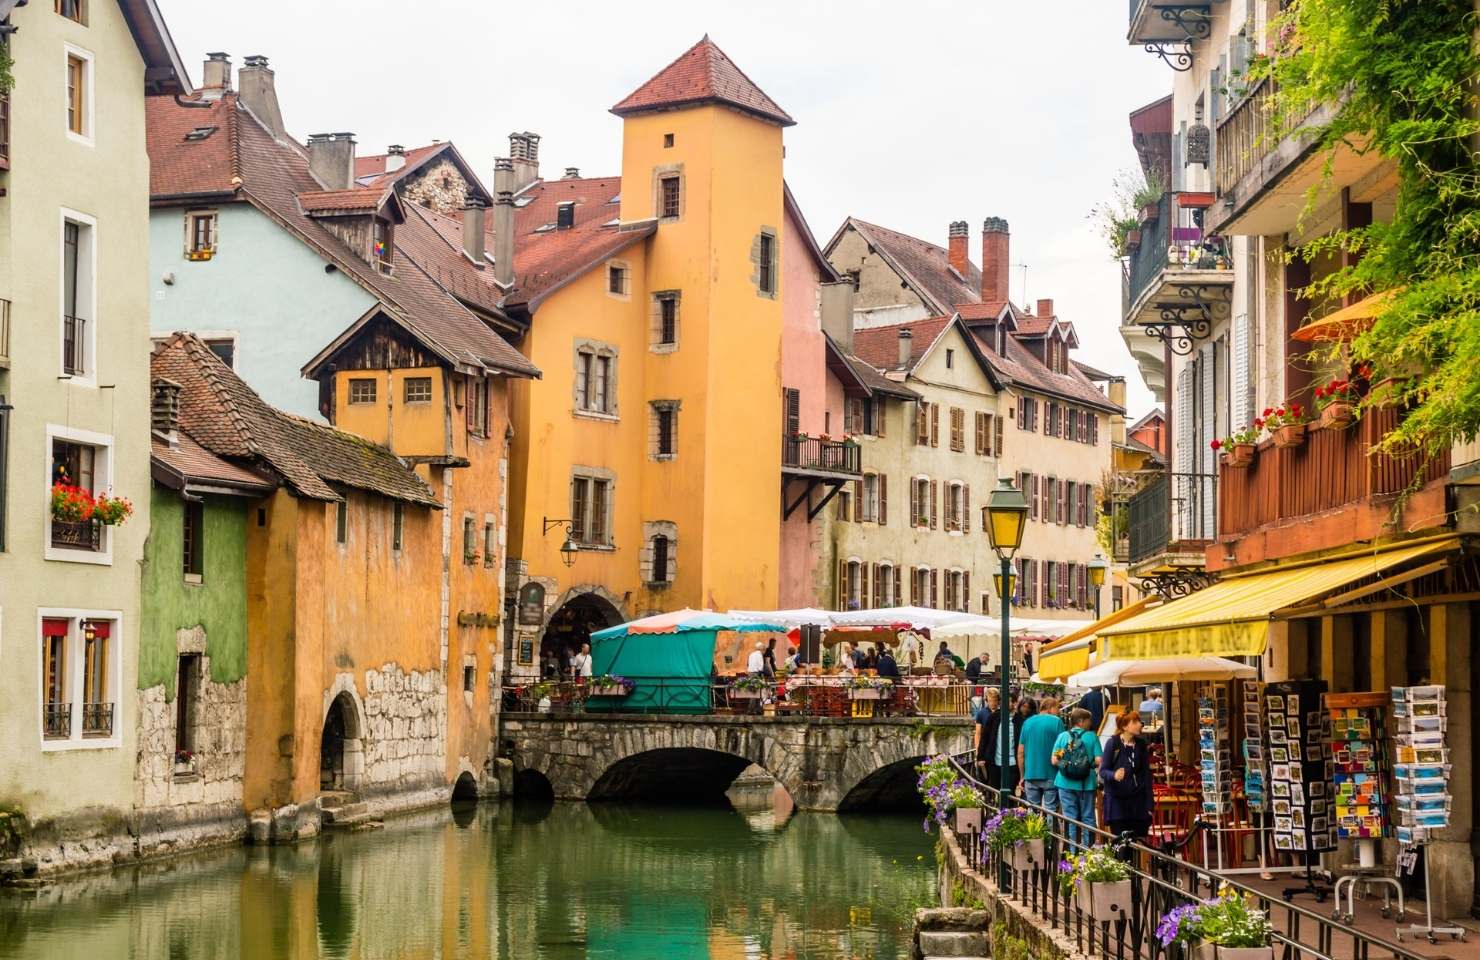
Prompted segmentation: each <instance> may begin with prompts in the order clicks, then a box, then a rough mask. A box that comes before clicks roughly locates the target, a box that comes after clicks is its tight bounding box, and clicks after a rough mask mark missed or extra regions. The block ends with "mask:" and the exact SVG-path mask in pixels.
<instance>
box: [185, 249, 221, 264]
mask: <svg viewBox="0 0 1480 960" xmlns="http://www.w3.org/2000/svg"><path fill="white" fill-rule="evenodd" d="M215 255H216V251H215V249H214V248H209V247H208V248H206V249H205V250H189V251H186V253H185V259H186V260H195V261H200V260H209V259H211V258H212V257H214V256H215Z"/></svg>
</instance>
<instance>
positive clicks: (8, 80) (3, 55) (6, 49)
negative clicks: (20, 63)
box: [0, 40, 15, 94]
mask: <svg viewBox="0 0 1480 960" xmlns="http://www.w3.org/2000/svg"><path fill="white" fill-rule="evenodd" d="M14 88H15V61H14V60H13V59H11V56H10V41H9V40H0V94H4V93H9V92H10V91H11V90H13V89H14Z"/></svg>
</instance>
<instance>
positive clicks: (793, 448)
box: [781, 437, 863, 480]
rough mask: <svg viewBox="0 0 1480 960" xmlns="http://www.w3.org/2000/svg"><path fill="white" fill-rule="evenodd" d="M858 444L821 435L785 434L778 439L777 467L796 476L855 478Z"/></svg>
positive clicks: (859, 464)
mask: <svg viewBox="0 0 1480 960" xmlns="http://www.w3.org/2000/svg"><path fill="white" fill-rule="evenodd" d="M862 463H863V458H862V455H861V453H860V450H859V447H858V444H856V443H848V442H846V441H843V440H824V439H822V438H821V437H786V438H783V439H782V441H781V468H782V470H783V471H785V472H786V473H790V474H794V475H796V476H819V477H837V478H840V479H844V480H856V479H858V478H859V477H860V476H861V475H862V474H863V466H862Z"/></svg>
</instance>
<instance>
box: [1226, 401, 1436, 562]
mask: <svg viewBox="0 0 1480 960" xmlns="http://www.w3.org/2000/svg"><path fill="white" fill-rule="evenodd" d="M1399 419H1400V413H1399V411H1398V410H1396V409H1394V408H1374V409H1370V410H1368V411H1366V412H1365V413H1364V414H1363V415H1362V418H1361V419H1360V420H1358V421H1357V422H1356V423H1355V424H1353V425H1352V426H1350V427H1348V428H1346V429H1344V430H1310V431H1308V432H1307V434H1306V438H1305V442H1304V443H1302V444H1300V445H1299V446H1295V447H1276V446H1274V445H1273V443H1270V442H1269V441H1266V442H1265V443H1263V444H1261V445H1260V447H1259V452H1258V454H1257V455H1256V456H1255V457H1254V460H1253V462H1252V463H1250V464H1249V465H1248V466H1246V467H1229V466H1227V465H1224V466H1222V467H1220V468H1219V476H1220V477H1221V478H1222V483H1221V484H1220V490H1219V493H1220V503H1219V518H1220V523H1219V526H1218V540H1219V543H1218V545H1216V546H1213V547H1210V548H1209V549H1208V551H1207V555H1208V565H1209V566H1210V567H1223V566H1229V565H1232V564H1234V563H1238V564H1245V563H1255V562H1258V561H1261V560H1273V559H1278V558H1280V557H1288V556H1294V555H1296V554H1301V553H1309V552H1312V551H1317V550H1324V549H1328V548H1331V547H1337V546H1344V545H1346V544H1350V543H1352V542H1354V541H1362V540H1370V539H1374V538H1376V537H1379V536H1383V535H1385V534H1389V533H1391V532H1392V526H1391V521H1392V507H1393V501H1394V500H1395V499H1396V497H1397V495H1398V494H1399V493H1402V492H1403V491H1404V490H1408V489H1409V488H1410V485H1412V486H1413V487H1414V488H1415V490H1416V492H1414V493H1413V495H1412V499H1411V500H1410V501H1409V503H1408V505H1407V506H1406V507H1405V511H1404V515H1405V517H1410V518H1412V520H1413V522H1422V521H1424V520H1426V519H1429V518H1431V517H1434V516H1439V517H1442V516H1444V514H1445V504H1444V490H1443V485H1442V483H1436V481H1442V480H1443V479H1444V478H1446V477H1447V476H1448V473H1449V464H1450V459H1451V458H1450V452H1449V451H1445V452H1444V453H1442V454H1439V455H1436V456H1434V457H1433V459H1431V460H1429V461H1427V462H1425V461H1424V459H1423V457H1422V455H1420V454H1418V453H1413V454H1409V455H1406V456H1405V455H1398V456H1394V455H1390V454H1379V455H1372V454H1371V453H1370V451H1371V449H1372V447H1373V446H1375V445H1377V444H1378V443H1381V442H1382V439H1383V438H1384V437H1386V436H1387V435H1388V434H1389V433H1390V432H1392V430H1393V429H1394V428H1396V427H1397V425H1398V423H1399ZM1431 485H1432V486H1431ZM1430 501H1432V502H1430Z"/></svg>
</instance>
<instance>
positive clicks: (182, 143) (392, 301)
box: [147, 93, 539, 376]
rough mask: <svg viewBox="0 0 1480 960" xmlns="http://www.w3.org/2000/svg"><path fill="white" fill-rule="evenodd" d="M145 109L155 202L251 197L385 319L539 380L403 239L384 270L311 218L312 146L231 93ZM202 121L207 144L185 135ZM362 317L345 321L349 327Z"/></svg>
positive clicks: (451, 352)
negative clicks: (287, 135)
mask: <svg viewBox="0 0 1480 960" xmlns="http://www.w3.org/2000/svg"><path fill="white" fill-rule="evenodd" d="M147 109H148V113H147V118H148V123H149V132H148V144H149V159H150V165H151V170H150V188H151V192H152V194H153V195H154V203H155V204H156V205H160V204H163V203H169V202H178V201H179V200H180V198H182V197H190V196H198V195H201V194H209V195H212V196H216V197H218V198H220V199H233V200H243V201H246V202H249V203H251V204H253V205H254V206H256V207H257V208H258V209H260V210H262V211H263V212H264V213H266V214H267V215H268V216H269V217H271V218H272V219H274V220H276V221H278V222H279V223H280V224H282V225H283V226H284V227H286V228H287V229H288V230H290V231H292V232H293V233H295V234H297V236H298V237H299V239H301V240H302V241H304V242H305V243H307V244H308V245H309V246H311V247H313V248H314V249H315V250H316V251H317V252H318V253H319V254H320V256H322V257H324V258H325V259H326V260H329V261H330V262H331V263H333V264H334V265H335V266H337V267H338V268H339V269H340V270H341V271H342V272H343V273H344V274H345V276H347V277H349V278H350V279H351V280H353V281H355V282H356V283H358V284H359V285H360V286H362V287H363V288H364V289H365V290H366V291H368V292H369V293H370V294H371V295H372V296H374V297H376V298H377V299H378V300H379V301H380V303H381V308H382V309H383V312H384V313H385V314H386V316H388V317H389V318H390V319H391V320H392V321H393V322H394V323H397V324H398V325H400V326H401V327H403V328H404V329H405V330H407V331H408V332H409V333H411V334H412V336H414V337H416V338H417V339H418V340H420V341H421V342H422V343H424V344H425V345H426V346H427V347H428V348H429V349H430V350H432V351H433V352H434V353H437V354H438V355H440V356H441V357H442V358H443V359H444V360H445V361H446V362H447V363H449V364H451V365H453V366H460V367H465V368H472V369H480V368H482V369H494V370H501V371H503V372H506V373H510V374H513V375H515V376H539V370H538V368H536V367H535V366H534V365H533V364H532V363H530V362H529V361H528V360H527V359H525V357H524V356H523V355H521V354H520V353H519V351H517V350H515V349H514V348H513V347H512V346H511V345H510V344H509V343H508V341H506V340H504V339H503V338H502V337H501V336H499V335H498V333H497V332H495V331H494V330H493V329H492V328H491V327H489V326H488V324H487V323H485V322H484V321H483V320H481V319H480V318H479V317H477V316H476V315H474V314H473V313H471V312H469V311H468V309H467V307H465V306H464V305H463V304H462V303H461V302H459V300H458V299H457V297H456V296H454V295H453V294H452V293H451V292H449V291H448V290H447V289H445V288H444V287H443V286H442V285H441V284H440V283H438V281H437V279H436V277H434V276H433V275H431V274H430V273H428V272H427V271H426V270H424V269H423V268H422V267H420V266H419V265H418V264H416V263H415V262H413V261H412V260H411V259H410V258H408V256H407V255H406V253H405V251H403V250H401V249H400V248H399V245H398V246H397V249H396V250H395V251H394V252H393V261H392V265H393V269H392V272H391V273H390V274H389V275H387V274H385V273H382V272H381V271H379V270H377V269H376V268H375V267H373V266H371V265H370V264H369V263H367V262H366V261H365V260H364V259H362V258H361V257H360V256H358V255H356V254H355V253H354V252H352V251H350V250H348V249H347V248H346V247H345V246H344V244H343V243H342V242H341V241H340V240H339V238H338V237H336V236H335V235H334V234H333V233H332V232H330V231H329V230H328V229H327V228H326V227H325V226H324V225H323V224H321V223H319V222H318V221H316V220H315V219H314V218H313V217H312V216H310V215H309V214H308V212H307V211H305V210H304V208H303V202H302V198H303V197H304V196H308V197H309V200H310V203H313V202H315V198H316V197H322V196H324V195H326V193H328V192H326V191H325V190H324V185H323V184H322V183H320V182H319V181H318V180H317V179H316V178H315V177H314V176H313V175H312V174H311V173H310V172H309V168H308V153H307V150H306V148H304V147H303V146H301V145H300V144H298V143H296V142H294V141H292V140H288V139H284V140H278V139H275V138H274V137H273V135H272V134H271V133H270V132H269V131H268V130H267V129H266V128H265V127H263V126H262V125H261V124H260V123H258V122H257V119H256V118H255V117H254V116H252V114H251V112H250V111H248V110H247V109H246V108H245V107H242V106H240V104H239V102H238V98H237V95H236V94H235V93H227V94H225V95H223V96H222V97H221V98H220V100H219V101H216V102H215V103H213V104H212V106H211V107H210V108H192V107H182V106H180V105H179V104H177V103H176V102H175V101H174V99H173V98H171V97H151V98H149V104H148V108H147ZM202 125H215V126H218V127H219V129H218V130H217V132H216V133H214V134H212V135H211V136H209V137H207V138H205V139H204V140H186V139H185V134H186V133H188V132H189V131H190V130H191V129H193V128H195V127H197V126H202ZM362 190H363V191H364V194H365V195H367V196H368V194H370V193H372V192H377V188H358V189H351V190H348V191H332V193H334V194H344V195H352V196H355V197H358V196H360V195H361V191H362ZM378 192H379V193H380V194H382V195H385V194H386V193H387V190H386V189H385V188H378ZM334 202H342V201H340V200H335V201H334ZM363 319H364V318H346V323H345V326H346V327H348V326H350V325H351V322H352V321H354V320H363ZM323 333H324V340H325V341H326V342H331V341H336V340H337V339H338V338H340V337H341V335H342V333H343V328H340V329H335V330H325V331H323Z"/></svg>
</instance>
